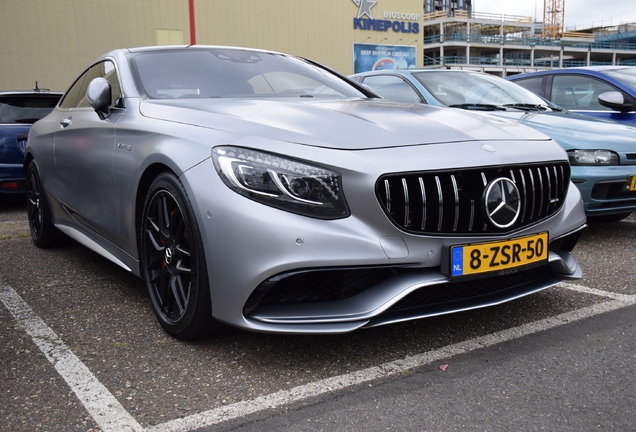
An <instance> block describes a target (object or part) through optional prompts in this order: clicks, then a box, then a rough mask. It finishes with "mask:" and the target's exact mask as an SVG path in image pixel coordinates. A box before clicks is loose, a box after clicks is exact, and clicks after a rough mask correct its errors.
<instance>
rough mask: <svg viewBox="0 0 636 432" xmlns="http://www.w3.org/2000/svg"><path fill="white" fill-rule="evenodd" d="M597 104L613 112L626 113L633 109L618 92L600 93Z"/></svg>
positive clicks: (632, 105)
mask: <svg viewBox="0 0 636 432" xmlns="http://www.w3.org/2000/svg"><path fill="white" fill-rule="evenodd" d="M598 103H600V104H601V105H603V106H605V107H608V108H611V109H613V110H614V111H620V112H628V111H632V110H633V109H634V104H633V103H632V102H630V101H626V100H625V96H623V93H621V92H618V91H609V92H605V93H601V94H600V95H598Z"/></svg>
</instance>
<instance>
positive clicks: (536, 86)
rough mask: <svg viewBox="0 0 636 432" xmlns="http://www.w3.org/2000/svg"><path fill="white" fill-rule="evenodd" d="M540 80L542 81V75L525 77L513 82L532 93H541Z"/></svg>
mask: <svg viewBox="0 0 636 432" xmlns="http://www.w3.org/2000/svg"><path fill="white" fill-rule="evenodd" d="M542 82H543V77H536V78H526V79H522V80H516V81H514V83H515V84H518V85H520V86H521V87H523V88H525V89H526V90H530V91H531V92H532V93H535V94H538V95H541V94H542V92H541V83H542Z"/></svg>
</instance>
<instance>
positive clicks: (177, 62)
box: [132, 48, 367, 99]
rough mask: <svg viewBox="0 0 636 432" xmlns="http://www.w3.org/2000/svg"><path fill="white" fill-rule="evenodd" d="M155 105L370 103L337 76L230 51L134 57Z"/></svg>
mask: <svg viewBox="0 0 636 432" xmlns="http://www.w3.org/2000/svg"><path fill="white" fill-rule="evenodd" d="M132 66H133V70H134V71H135V75H136V79H137V81H138V85H139V87H140V89H141V90H143V93H145V95H146V96H147V97H149V98H151V99H165V98H232V97H238V98H240V97H249V98H253V97H306V98H312V97H328V98H334V97H335V98H351V97H353V98H366V97H367V95H365V94H364V93H363V92H362V91H360V90H358V89H357V88H356V87H355V86H354V85H352V84H350V83H349V82H347V81H346V80H345V79H343V78H340V77H339V76H337V75H336V74H333V73H332V72H330V71H328V70H326V69H323V68H321V67H319V66H316V65H314V64H312V63H310V62H308V61H306V60H303V59H300V58H297V57H293V56H287V55H283V54H276V53H268V52H261V51H252V50H242V49H232V48H184V49H181V50H170V51H162V50H157V51H150V52H143V53H139V54H136V55H134V56H133V57H132Z"/></svg>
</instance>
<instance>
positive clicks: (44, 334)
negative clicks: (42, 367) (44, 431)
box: [0, 284, 143, 432]
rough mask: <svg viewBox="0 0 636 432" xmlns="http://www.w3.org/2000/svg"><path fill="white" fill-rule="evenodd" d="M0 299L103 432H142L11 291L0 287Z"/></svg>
mask: <svg viewBox="0 0 636 432" xmlns="http://www.w3.org/2000/svg"><path fill="white" fill-rule="evenodd" d="M0 300H2V303H4V306H5V307H6V308H7V309H8V310H9V312H11V314H12V315H13V317H14V318H15V320H16V321H17V322H18V324H19V325H20V326H21V327H23V328H24V331H26V332H27V334H28V335H29V336H31V338H32V339H33V342H34V343H35V344H36V345H37V347H38V348H40V351H42V352H43V353H44V355H45V356H46V358H47V359H48V360H49V361H50V362H51V363H52V364H53V366H54V367H55V369H56V370H57V372H58V373H59V374H60V376H61V377H62V378H64V380H65V381H66V383H67V384H68V385H69V387H70V388H71V389H72V390H73V392H75V395H77V398H78V399H79V400H80V402H82V404H83V405H84V407H85V408H86V410H87V411H88V412H89V414H90V415H91V416H92V417H93V419H94V420H95V421H96V422H97V424H98V425H99V427H100V428H101V429H102V430H103V431H104V432H120V431H121V432H123V431H125V432H133V431H139V432H141V431H143V428H142V427H141V425H140V424H139V423H137V421H136V420H135V419H134V418H133V417H132V416H131V415H130V414H129V413H128V412H127V411H126V410H125V409H124V407H123V406H121V404H120V403H119V401H118V400H117V399H116V398H115V396H113V395H112V393H111V392H109V391H108V389H107V388H106V387H104V385H103V384H102V383H100V382H99V381H98V380H97V378H96V377H95V375H93V373H92V372H91V371H90V370H89V369H88V368H87V367H86V365H84V363H82V362H81V360H80V359H79V358H77V356H76V355H75V354H73V352H72V351H71V350H70V349H68V347H67V346H66V345H65V344H64V342H62V341H61V340H60V338H59V337H58V336H57V334H55V332H54V331H53V330H51V328H50V327H49V326H47V325H46V324H45V323H44V321H42V319H40V318H39V317H38V316H37V315H36V314H35V313H34V312H33V310H32V309H31V308H30V307H29V305H28V304H26V302H25V301H24V300H22V297H20V295H18V293H16V292H15V291H14V290H13V288H11V287H10V286H8V285H1V284H0Z"/></svg>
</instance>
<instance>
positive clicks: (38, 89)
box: [33, 81, 50, 93]
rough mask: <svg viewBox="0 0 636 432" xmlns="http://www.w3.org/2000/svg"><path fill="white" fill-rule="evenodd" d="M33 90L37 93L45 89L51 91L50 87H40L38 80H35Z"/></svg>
mask: <svg viewBox="0 0 636 432" xmlns="http://www.w3.org/2000/svg"><path fill="white" fill-rule="evenodd" d="M33 91H34V92H36V93H41V92H45V91H50V90H49V89H41V88H40V87H38V82H37V81H36V82H35V87H33Z"/></svg>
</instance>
